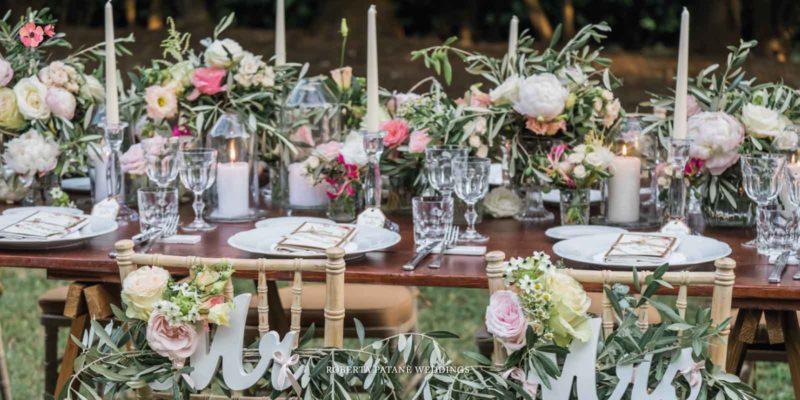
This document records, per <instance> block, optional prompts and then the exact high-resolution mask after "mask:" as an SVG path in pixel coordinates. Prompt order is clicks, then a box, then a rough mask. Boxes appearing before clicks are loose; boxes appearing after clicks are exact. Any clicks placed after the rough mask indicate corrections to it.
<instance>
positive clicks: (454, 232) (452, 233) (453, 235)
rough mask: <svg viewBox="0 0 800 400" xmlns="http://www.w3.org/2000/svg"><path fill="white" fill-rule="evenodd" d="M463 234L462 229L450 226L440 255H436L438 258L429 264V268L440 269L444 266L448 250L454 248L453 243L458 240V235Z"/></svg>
mask: <svg viewBox="0 0 800 400" xmlns="http://www.w3.org/2000/svg"><path fill="white" fill-rule="evenodd" d="M460 232H461V228H459V227H457V226H455V225H450V228H448V229H447V232H445V234H444V240H443V241H442V247H441V248H440V249H439V254H437V255H436V258H435V259H434V260H433V261H431V263H430V264H428V268H439V267H441V266H442V259H443V258H444V253H445V252H447V249H449V248H450V247H452V246H453V243H455V242H456V240H458V234H459V233H460Z"/></svg>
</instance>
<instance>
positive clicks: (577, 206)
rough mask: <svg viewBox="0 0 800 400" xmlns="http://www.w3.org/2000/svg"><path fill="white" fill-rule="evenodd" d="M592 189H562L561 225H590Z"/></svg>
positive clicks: (560, 203) (560, 205) (560, 204)
mask: <svg viewBox="0 0 800 400" xmlns="http://www.w3.org/2000/svg"><path fill="white" fill-rule="evenodd" d="M590 195H591V189H563V188H562V189H560V196H561V200H560V202H559V207H560V209H561V225H585V224H588V223H589V207H590V204H591V203H590V201H589V200H590Z"/></svg>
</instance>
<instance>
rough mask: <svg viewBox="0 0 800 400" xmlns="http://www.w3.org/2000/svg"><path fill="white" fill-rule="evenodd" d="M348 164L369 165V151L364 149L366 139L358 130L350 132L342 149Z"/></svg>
mask: <svg viewBox="0 0 800 400" xmlns="http://www.w3.org/2000/svg"><path fill="white" fill-rule="evenodd" d="M340 153H341V154H342V157H344V162H346V163H347V164H355V165H359V166H361V165H367V152H366V150H364V139H363V138H362V137H361V135H360V134H359V133H358V132H355V131H353V132H350V134H349V135H347V137H346V138H345V140H344V146H342V150H341V151H340Z"/></svg>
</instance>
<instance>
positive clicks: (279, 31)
mask: <svg viewBox="0 0 800 400" xmlns="http://www.w3.org/2000/svg"><path fill="white" fill-rule="evenodd" d="M284 13H285V7H284V5H283V0H278V1H277V5H276V8H275V65H283V64H285V63H286V23H285V18H284Z"/></svg>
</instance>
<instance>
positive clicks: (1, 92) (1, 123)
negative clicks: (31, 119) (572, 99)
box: [0, 87, 25, 130]
mask: <svg viewBox="0 0 800 400" xmlns="http://www.w3.org/2000/svg"><path fill="white" fill-rule="evenodd" d="M23 126H25V119H24V118H22V114H20V112H19V108H18V107H17V96H16V95H14V91H13V90H11V89H9V88H6V87H4V88H0V128H5V129H10V130H17V129H20V128H22V127H23Z"/></svg>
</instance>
